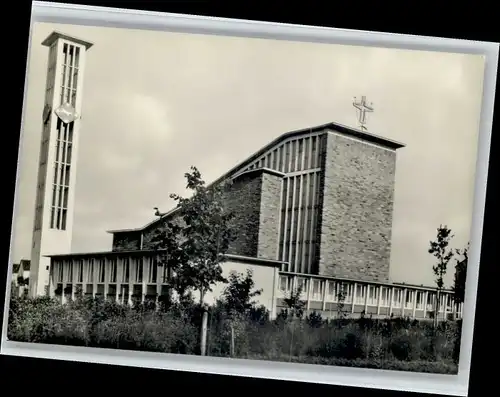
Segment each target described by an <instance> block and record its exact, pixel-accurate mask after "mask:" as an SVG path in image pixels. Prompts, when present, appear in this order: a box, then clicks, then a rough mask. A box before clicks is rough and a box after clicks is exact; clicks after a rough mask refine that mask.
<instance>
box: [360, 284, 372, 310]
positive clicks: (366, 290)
mask: <svg viewBox="0 0 500 397" xmlns="http://www.w3.org/2000/svg"><path fill="white" fill-rule="evenodd" d="M362 288H363V289H364V290H365V314H367V313H368V294H369V293H370V288H373V285H368V284H367V285H365V286H362Z"/></svg>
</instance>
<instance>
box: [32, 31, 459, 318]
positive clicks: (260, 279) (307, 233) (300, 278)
mask: <svg viewBox="0 0 500 397" xmlns="http://www.w3.org/2000/svg"><path fill="white" fill-rule="evenodd" d="M63 43H65V42H64V41H63ZM73 43H77V44H71V45H76V46H77V47H78V46H81V47H80V48H81V50H80V53H83V50H84V49H85V48H87V49H88V48H89V46H88V45H85V44H84V43H83V42H81V41H79V42H78V41H73ZM78 43H80V44H78ZM58 45H59V47H61V48H65V47H63V45H66V44H58ZM59 47H57V48H59ZM61 54H64V52H61ZM80 56H81V55H80ZM65 62H66V61H65ZM72 62H73V61H72ZM77 98H78V97H77ZM63 104H64V103H63ZM76 104H77V106H78V99H77V102H76ZM69 109H70V113H71V112H73V113H71V114H74V113H77V111H76V110H74V107H73V108H69ZM56 116H57V115H56ZM56 116H54V117H56ZM57 117H58V116H57ZM77 120H78V118H77V117H76V118H75V116H72V117H71V120H69V121H68V122H67V123H65V122H64V120H62V121H60V118H59V119H58V120H57V123H58V125H59V123H60V124H61V125H63V126H65V128H70V129H71V125H73V126H74V127H73V131H76V129H75V127H76V126H77V124H75V123H78V122H77ZM68 125H70V127H67V126H68ZM402 148H404V145H403V144H402V143H399V142H395V141H392V140H389V139H386V138H383V137H381V136H377V135H374V134H371V133H368V132H367V131H366V130H364V129H363V128H361V129H355V128H351V127H346V126H344V125H340V124H337V123H333V122H332V123H328V124H323V125H319V126H312V127H308V128H305V129H300V130H296V131H291V132H287V133H284V134H282V135H281V136H279V137H277V138H276V139H275V140H273V141H272V142H270V143H269V144H267V145H266V146H264V147H263V148H261V149H260V150H259V151H257V152H256V153H253V154H251V155H249V157H248V158H247V159H245V160H244V161H243V162H241V163H240V164H239V165H237V166H236V167H234V168H232V169H231V170H228V171H227V172H226V173H225V174H223V175H221V176H220V178H218V179H217V180H216V181H214V182H213V183H214V184H218V183H222V182H226V181H228V180H230V181H231V182H232V184H231V188H230V189H229V192H228V193H227V194H226V196H225V208H227V210H228V211H231V212H232V213H233V215H234V216H235V222H236V230H238V233H237V236H236V238H235V240H234V241H233V242H232V244H231V246H230V250H229V253H228V255H227V260H226V261H225V262H224V263H223V264H222V267H223V271H224V274H225V275H226V276H227V275H228V274H229V273H230V272H231V271H237V272H239V273H243V272H245V270H246V269H251V270H252V272H253V277H254V281H255V284H256V288H259V289H262V295H261V296H260V297H259V298H258V299H259V303H261V304H263V305H265V306H266V307H267V308H268V309H269V310H270V313H271V316H272V317H274V316H276V315H277V314H278V313H279V311H280V310H281V308H284V307H285V304H284V299H285V298H286V297H287V296H289V295H290V293H291V292H292V291H295V290H297V288H299V287H300V289H301V291H302V299H303V300H304V301H305V304H306V311H307V312H312V311H316V312H320V313H321V314H322V315H323V316H324V317H334V316H335V315H336V313H337V311H338V310H337V308H338V304H339V292H340V291H341V290H342V291H344V293H345V296H344V298H343V299H342V300H343V302H342V303H343V306H344V310H347V311H349V312H350V313H351V315H353V316H357V315H360V314H361V313H365V314H366V315H367V316H373V317H384V316H409V317H412V318H431V317H433V312H434V309H435V305H434V300H435V298H436V289H435V288H433V287H424V286H414V285H408V284H396V283H392V282H391V280H390V256H391V230H392V221H393V203H394V183H395V173H396V163H397V152H398V150H399V149H402ZM403 150H404V149H403ZM43 172H46V171H45V170H42V168H41V169H40V173H43ZM73 172H74V171H73ZM70 183H71V182H70ZM70 186H71V185H70ZM73 190H74V189H73ZM49 192H52V190H51V189H45V194H49ZM71 205H72V202H71ZM41 206H42V207H43V208H47V210H46V211H47V214H49V213H50V206H46V205H45V204H42V205H41ZM70 211H72V208H68V214H69V212H70ZM66 216H68V215H66ZM178 217H179V211H178V209H176V208H174V209H172V210H171V211H169V212H167V213H165V214H162V215H160V216H159V217H157V218H156V219H154V220H153V221H151V222H150V223H148V224H146V225H144V226H140V227H136V228H130V229H125V230H111V231H109V233H111V234H112V235H113V243H112V247H110V250H109V251H107V252H89V253H72V252H69V251H68V250H63V252H61V251H58V252H54V251H51V252H49V251H48V250H44V252H42V253H41V254H40V255H42V256H43V257H44V258H47V260H48V261H50V264H49V265H47V267H46V269H47V278H48V280H49V285H48V293H49V294H50V295H51V296H56V297H58V298H59V299H61V300H62V301H63V302H64V301H66V300H68V299H72V298H75V296H76V294H80V293H81V294H84V295H88V296H102V297H103V298H106V299H111V300H116V301H118V302H121V303H124V304H133V303H134V302H144V301H156V300H158V299H159V297H161V296H162V295H165V294H167V292H168V291H167V289H166V285H165V281H166V277H167V274H168V269H165V267H159V266H158V261H157V258H158V255H159V253H158V252H157V251H155V249H154V247H153V246H152V242H151V238H152V236H153V235H154V233H155V231H156V230H157V229H158V228H161V227H162V226H163V225H164V224H165V222H172V221H175V219H176V218H178ZM49 219H51V218H49ZM57 219H59V218H57ZM66 219H72V218H71V217H68V218H66ZM50 222H52V220H51V221H50ZM57 222H59V223H57V225H61V224H62V223H61V222H62V218H61V220H60V221H57ZM43 225H46V227H47V229H50V227H51V226H52V223H49V221H47V223H43ZM42 235H43V233H42ZM47 235H48V236H49V237H48V238H51V237H50V233H47ZM42 241H43V238H42ZM33 263H34V261H33ZM44 264H45V262H44ZM38 284H40V281H38ZM223 288H224V285H217V286H215V288H214V290H213V291H212V293H211V294H207V296H206V297H205V299H206V301H207V303H211V302H213V300H214V299H216V298H217V297H218V296H219V295H220V293H221V292H222V290H223ZM40 294H41V293H40V289H38V292H37V295H40ZM441 300H442V301H441V303H440V309H439V313H438V316H439V317H440V318H443V319H444V318H447V317H449V316H458V317H460V316H461V312H462V307H461V305H458V304H455V303H454V302H453V295H452V293H451V291H445V292H444V293H443V294H442V296H441Z"/></svg>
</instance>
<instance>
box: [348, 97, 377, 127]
mask: <svg viewBox="0 0 500 397" xmlns="http://www.w3.org/2000/svg"><path fill="white" fill-rule="evenodd" d="M352 105H353V106H354V107H355V108H356V109H357V113H358V123H359V128H360V129H361V130H365V131H366V127H365V124H366V114H367V113H371V112H373V110H374V109H373V103H370V105H368V104H367V103H366V96H364V95H363V96H362V97H361V100H360V101H356V97H354V102H353V103H352Z"/></svg>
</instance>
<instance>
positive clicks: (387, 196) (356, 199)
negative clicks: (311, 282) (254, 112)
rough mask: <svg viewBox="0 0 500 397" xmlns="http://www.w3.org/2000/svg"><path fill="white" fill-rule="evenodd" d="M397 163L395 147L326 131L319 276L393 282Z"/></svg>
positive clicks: (320, 221)
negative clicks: (391, 280)
mask: <svg viewBox="0 0 500 397" xmlns="http://www.w3.org/2000/svg"><path fill="white" fill-rule="evenodd" d="M395 161H396V152H395V151H394V150H388V149H384V148H380V147H377V146H374V145H369V144H366V143H363V142H360V141H356V140H353V139H349V138H346V137H343V136H339V135H336V134H328V135H327V144H326V145H325V146H324V151H323V153H322V168H323V170H324V171H323V174H322V178H321V183H320V184H321V187H322V194H321V195H320V200H321V203H320V204H321V205H322V212H321V214H320V219H319V223H318V231H319V233H320V242H319V244H320V245H319V250H318V251H319V252H318V256H319V263H318V273H319V274H320V275H325V276H336V277H349V278H354V279H358V280H367V281H388V280H389V263H390V251H391V229H392V213H393V195H394V177H395ZM320 208H321V207H320Z"/></svg>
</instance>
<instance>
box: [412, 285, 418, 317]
mask: <svg viewBox="0 0 500 397" xmlns="http://www.w3.org/2000/svg"><path fill="white" fill-rule="evenodd" d="M417 295H418V292H417V291H415V290H414V291H413V314H412V317H413V318H415V312H416V310H417Z"/></svg>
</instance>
